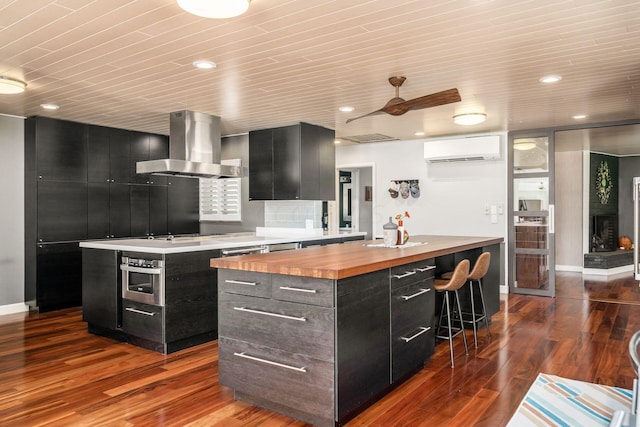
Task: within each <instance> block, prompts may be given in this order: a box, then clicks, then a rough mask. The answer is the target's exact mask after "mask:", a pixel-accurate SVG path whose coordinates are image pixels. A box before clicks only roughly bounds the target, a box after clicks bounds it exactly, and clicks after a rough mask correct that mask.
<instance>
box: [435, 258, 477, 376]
mask: <svg viewBox="0 0 640 427" xmlns="http://www.w3.org/2000/svg"><path fill="white" fill-rule="evenodd" d="M469 264H470V263H469V260H468V259H463V260H462V261H460V262H459V263H458V265H456V268H455V269H454V270H453V273H452V274H451V278H449V279H448V280H442V279H436V280H435V283H434V288H435V290H436V291H438V292H444V298H443V300H442V308H441V310H440V318H439V321H438V328H437V330H436V337H437V338H440V339H445V340H448V341H449V350H450V353H451V367H452V368H453V367H454V362H453V338H454V337H455V336H457V335H458V334H462V339H463V341H464V351H465V353H466V354H469V348H468V347H467V336H466V334H465V332H464V323H463V322H460V328H456V327H454V326H453V324H452V318H451V306H450V303H449V294H450V293H452V292H453V294H454V295H455V304H454V306H453V311H454V313H456V312H457V313H458V316H460V317H461V314H460V313H462V310H461V308H460V298H459V297H458V289H460V288H461V287H462V286H463V285H464V284H465V283H466V282H467V277H468V276H469ZM456 307H457V308H456ZM445 310H446V313H447V324H446V325H443V320H444V319H443V315H444V312H445ZM443 329H446V330H447V332H448V334H447V335H441V331H442V330H443Z"/></svg>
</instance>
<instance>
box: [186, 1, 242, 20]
mask: <svg viewBox="0 0 640 427" xmlns="http://www.w3.org/2000/svg"><path fill="white" fill-rule="evenodd" d="M177 2H178V6H180V7H181V8H183V9H184V10H186V11H187V12H189V13H193V14H194V15H198V16H202V17H203V18H216V19H224V18H233V17H234V16H238V15H242V14H243V13H245V12H246V11H247V9H248V8H249V3H250V2H251V0H177Z"/></svg>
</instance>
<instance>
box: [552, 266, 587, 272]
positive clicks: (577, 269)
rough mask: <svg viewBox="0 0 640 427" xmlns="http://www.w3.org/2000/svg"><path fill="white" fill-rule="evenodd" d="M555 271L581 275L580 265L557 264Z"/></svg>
mask: <svg viewBox="0 0 640 427" xmlns="http://www.w3.org/2000/svg"><path fill="white" fill-rule="evenodd" d="M556 271H572V272H574V273H582V266H580V265H559V264H556Z"/></svg>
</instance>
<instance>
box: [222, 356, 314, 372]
mask: <svg viewBox="0 0 640 427" xmlns="http://www.w3.org/2000/svg"><path fill="white" fill-rule="evenodd" d="M233 355H234V356H238V357H242V358H244V359H249V360H255V361H256V362H261V363H266V364H267V365H273V366H278V367H280V368H285V369H291V370H292V371H297V372H307V368H305V367H304V366H303V367H302V368H298V367H297V366H291V365H285V364H284V363H278V362H272V361H271V360H266V359H261V358H259V357H255V356H249V355H248V354H246V353H233Z"/></svg>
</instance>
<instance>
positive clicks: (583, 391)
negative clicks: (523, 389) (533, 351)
mask: <svg viewBox="0 0 640 427" xmlns="http://www.w3.org/2000/svg"><path fill="white" fill-rule="evenodd" d="M631 397H632V392H631V391H629V390H625V389H623V388H618V387H609V386H604V385H599V384H591V383H586V382H582V381H576V380H569V379H566V378H562V377H557V376H554V375H547V374H542V373H541V374H538V378H536V380H535V381H534V383H533V384H532V385H531V388H529V391H528V392H527V395H526V396H525V397H524V399H523V400H522V402H520V406H519V407H518V410H517V411H516V413H515V414H514V415H513V417H512V418H511V420H510V421H509V424H507V427H527V426H535V427H541V426H562V427H573V426H575V427H589V426H608V425H609V422H610V421H611V416H612V415H613V412H614V411H617V410H624V411H627V412H628V411H629V409H630V408H631Z"/></svg>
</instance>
